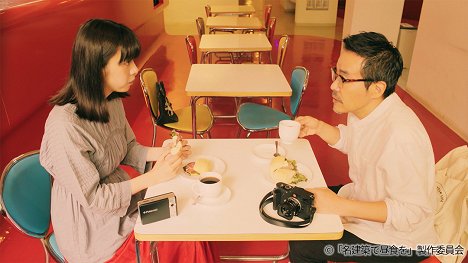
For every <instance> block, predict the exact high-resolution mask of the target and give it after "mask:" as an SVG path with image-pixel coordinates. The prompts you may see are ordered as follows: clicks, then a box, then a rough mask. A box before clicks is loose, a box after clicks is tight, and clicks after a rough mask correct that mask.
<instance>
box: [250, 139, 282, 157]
mask: <svg viewBox="0 0 468 263" xmlns="http://www.w3.org/2000/svg"><path fill="white" fill-rule="evenodd" d="M275 152H276V148H275V144H274V143H265V144H259V145H257V146H255V147H254V148H253V153H254V155H255V156H257V157H258V158H260V159H264V160H271V159H273V157H274V156H273V154H275ZM278 153H279V154H280V155H283V156H284V155H286V150H285V149H284V148H283V147H281V146H278Z"/></svg>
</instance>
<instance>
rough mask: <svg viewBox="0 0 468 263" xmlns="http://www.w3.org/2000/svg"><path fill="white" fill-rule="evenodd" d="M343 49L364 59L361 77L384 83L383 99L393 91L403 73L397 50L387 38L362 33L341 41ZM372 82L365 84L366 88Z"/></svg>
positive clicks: (376, 34)
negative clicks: (385, 84) (385, 86)
mask: <svg viewBox="0 0 468 263" xmlns="http://www.w3.org/2000/svg"><path fill="white" fill-rule="evenodd" d="M343 43H344V48H345V49H346V50H349V51H351V52H354V53H356V54H358V55H359V56H361V57H363V58H364V64H363V65H362V70H361V75H362V77H363V78H364V79H372V80H375V81H384V82H385V83H387V88H386V89H385V91H384V94H383V96H384V98H386V97H388V96H389V95H390V94H392V93H393V92H394V91H395V86H396V84H397V82H398V78H399V77H400V76H401V72H402V71H403V59H402V58H401V54H400V52H399V51H398V49H397V48H396V47H395V46H393V44H392V43H391V42H389V41H388V40H387V38H386V37H385V36H384V35H382V34H379V33H375V32H362V33H359V34H356V35H351V36H348V37H346V38H345V39H343ZM371 83H372V82H366V87H367V88H368V87H369V86H370V84H371Z"/></svg>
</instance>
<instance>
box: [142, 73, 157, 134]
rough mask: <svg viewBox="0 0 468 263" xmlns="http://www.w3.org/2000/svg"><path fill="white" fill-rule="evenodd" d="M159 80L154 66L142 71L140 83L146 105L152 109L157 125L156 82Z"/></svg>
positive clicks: (152, 115)
mask: <svg viewBox="0 0 468 263" xmlns="http://www.w3.org/2000/svg"><path fill="white" fill-rule="evenodd" d="M157 82H158V76H157V75H156V72H154V70H153V69H152V68H145V69H143V70H142V71H141V73H140V85H141V90H142V91H143V96H144V97H145V102H146V106H147V107H148V110H149V111H150V116H151V120H152V121H153V125H156V120H157V119H158V113H159V112H158V111H159V108H158V107H159V105H158V99H157V98H158V90H157V89H156V83H157Z"/></svg>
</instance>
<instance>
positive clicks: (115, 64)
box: [40, 19, 215, 262]
mask: <svg viewBox="0 0 468 263" xmlns="http://www.w3.org/2000/svg"><path fill="white" fill-rule="evenodd" d="M139 53H140V44H139V42H138V40H137V38H136V36H135V34H134V33H133V32H132V31H131V30H130V29H129V28H127V27H126V26H124V25H121V24H118V23H115V22H113V21H109V20H102V19H92V20H89V21H87V22H86V23H84V24H83V25H82V26H81V27H80V29H79V31H78V34H77V36H76V39H75V43H74V45H73V51H72V62H71V69H70V76H69V79H68V82H67V83H66V85H65V86H64V87H63V88H62V89H61V90H60V91H59V92H58V93H57V94H56V95H55V96H53V97H52V98H51V100H50V102H51V104H53V105H54V107H53V109H52V111H51V112H50V114H49V117H48V118H47V121H46V124H45V133H44V137H43V139H42V144H41V150H40V160H41V164H42V165H43V166H44V167H45V168H46V169H47V171H48V172H49V173H50V174H51V175H52V176H53V177H54V184H53V187H52V200H51V216H52V224H53V228H54V232H55V235H56V240H57V243H58V246H59V248H60V251H61V252H62V253H63V255H64V257H65V258H66V260H67V261H69V262H105V261H108V262H109V261H110V262H129V260H131V261H134V260H135V245H134V243H135V242H134V236H133V227H134V225H135V221H136V218H137V214H138V213H137V205H136V203H137V201H139V200H141V199H142V198H143V196H144V193H145V190H146V189H147V188H148V187H150V186H152V185H155V184H158V183H160V182H163V181H167V180H169V179H171V178H173V177H174V176H175V175H176V172H177V170H178V169H179V168H180V166H181V163H182V159H183V158H185V157H186V156H188V155H189V154H190V147H189V146H188V145H186V142H185V141H184V142H183V145H184V147H183V148H182V150H181V151H180V152H179V153H178V154H175V155H173V154H170V151H169V149H166V148H157V147H145V146H142V145H140V144H138V143H137V142H136V140H135V135H134V133H133V131H132V129H131V127H130V125H129V124H128V121H127V119H126V117H125V111H124V107H123V104H122V98H124V97H126V96H127V95H128V94H127V91H128V90H129V89H130V86H131V85H132V83H133V81H134V79H135V76H136V74H137V73H138V68H137V67H136V65H135V63H134V61H133V60H134V59H135V58H136V57H137V56H138V55H139ZM148 161H156V164H155V166H154V167H153V168H152V169H151V170H150V171H148V172H146V173H144V167H145V164H146V162H148ZM121 164H124V165H129V166H132V167H134V168H135V169H136V170H138V171H139V172H141V173H142V174H141V175H139V176H137V177H134V178H131V177H130V176H129V175H128V174H127V173H126V172H125V171H124V170H123V169H121V168H120V165H121ZM160 248H161V249H160V251H159V254H160V256H161V258H164V259H167V260H168V261H175V260H177V258H179V257H180V254H184V256H188V258H187V259H188V260H190V261H191V260H192V259H191V258H190V257H195V255H198V256H197V259H198V260H203V261H204V262H212V261H215V258H214V256H213V255H212V253H211V249H210V247H209V244H208V243H204V242H178V243H175V242H174V243H164V242H161V244H160ZM146 249H147V247H146ZM143 250H145V249H143ZM145 254H146V255H147V253H142V256H143V255H145ZM200 255H203V256H202V257H203V258H201V257H200ZM193 260H195V259H193Z"/></svg>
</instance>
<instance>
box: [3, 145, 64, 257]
mask: <svg viewBox="0 0 468 263" xmlns="http://www.w3.org/2000/svg"><path fill="white" fill-rule="evenodd" d="M51 188H52V178H51V176H50V175H49V173H48V172H47V171H46V170H45V169H44V168H43V167H42V166H41V164H40V163H39V151H31V152H28V153H25V154H22V155H20V156H18V157H16V158H15V159H13V160H12V161H10V163H8V164H7V166H6V167H5V169H4V170H3V173H2V177H1V178H0V204H1V208H2V209H3V210H4V212H5V213H4V214H5V215H6V216H7V217H8V218H9V219H10V221H11V222H12V223H13V225H14V226H15V227H16V228H18V229H19V230H20V231H21V232H23V233H25V234H26V235H28V236H31V237H35V238H39V239H40V240H41V243H42V245H43V247H44V251H45V257H46V262H49V253H50V255H51V256H52V258H53V259H54V260H55V261H57V262H65V259H64V257H63V256H62V254H61V253H60V251H59V249H58V246H57V242H56V241H55V235H54V234H53V233H51V234H49V235H48V234H47V233H48V232H49V227H50V196H51V194H50V193H51Z"/></svg>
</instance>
